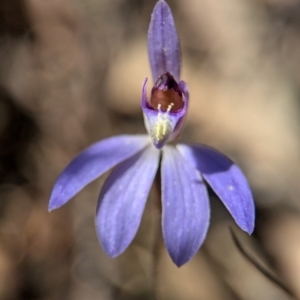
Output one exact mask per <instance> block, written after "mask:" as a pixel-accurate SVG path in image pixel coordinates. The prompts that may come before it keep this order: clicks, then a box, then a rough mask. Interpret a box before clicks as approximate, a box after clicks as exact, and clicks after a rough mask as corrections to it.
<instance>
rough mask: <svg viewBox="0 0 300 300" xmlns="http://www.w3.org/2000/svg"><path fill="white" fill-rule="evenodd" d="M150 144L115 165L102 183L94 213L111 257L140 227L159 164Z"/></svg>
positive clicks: (123, 248) (116, 253) (118, 252)
mask: <svg viewBox="0 0 300 300" xmlns="http://www.w3.org/2000/svg"><path fill="white" fill-rule="evenodd" d="M159 155H160V152H159V151H158V150H157V149H155V148H154V147H153V146H152V145H151V146H149V147H148V148H146V149H145V150H143V151H142V152H140V153H138V154H136V155H134V156H133V157H131V158H129V159H127V160H126V161H124V162H122V163H121V164H120V165H118V166H117V167H116V168H115V169H114V170H113V172H112V173H111V175H110V176H109V177H108V179H107V181H106V182H105V184H104V186H103V188H102V191H101V193H100V196H99V202H98V207H97V212H96V230H97V234H98V236H99V240H100V243H101V245H102V247H103V249H104V251H105V252H106V253H107V255H108V256H110V257H116V256H118V255H119V254H121V253H122V252H124V251H125V250H126V248H127V247H128V246H129V244H130V243H131V242H132V240H133V238H134V237H135V235H136V232H137V230H138V228H139V225H140V222H141V219H142V214H143V211H144V207H145V204H146V201H147V198H148V194H149V191H150V188H151V186H152V183H153V180H154V177H155V174H156V172H157V168H158V164H159Z"/></svg>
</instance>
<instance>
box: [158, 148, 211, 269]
mask: <svg viewBox="0 0 300 300" xmlns="http://www.w3.org/2000/svg"><path fill="white" fill-rule="evenodd" d="M161 172H162V208H163V213H162V227H163V236H164V240H165V244H166V247H167V249H168V252H169V254H170V256H171V258H172V260H173V261H174V263H175V264H176V265H177V266H179V267H180V266H181V265H183V264H184V263H186V262H187V261H189V260H190V259H191V258H192V257H193V256H194V255H195V254H196V253H197V251H198V250H199V248H200V246H201V244H202V243H203V241H204V239H205V237H206V233H207V230H208V226H209V219H210V207H209V200H208V195H207V190H206V186H205V184H204V182H203V179H202V178H201V176H200V174H199V172H198V171H197V170H196V169H195V168H194V166H192V165H191V164H189V163H187V162H186V160H185V159H184V158H183V157H182V156H181V154H180V153H179V152H178V150H177V149H176V148H175V147H171V146H166V147H165V148H164V149H163V159H162V170H161Z"/></svg>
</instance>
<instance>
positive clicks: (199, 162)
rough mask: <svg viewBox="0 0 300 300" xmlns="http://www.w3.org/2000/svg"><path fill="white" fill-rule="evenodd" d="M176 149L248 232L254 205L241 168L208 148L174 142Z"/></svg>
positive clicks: (251, 225)
mask: <svg viewBox="0 0 300 300" xmlns="http://www.w3.org/2000/svg"><path fill="white" fill-rule="evenodd" d="M177 149H178V150H179V152H180V153H181V154H182V155H183V156H184V157H185V158H186V159H187V161H189V162H190V163H191V164H193V165H194V166H195V168H197V169H198V170H199V171H200V172H201V173H202V176H203V177H204V179H205V180H206V181H207V182H208V184H209V185H210V186H211V188H212V189H213V190H214V192H215V193H216V194H217V195H218V197H219V198H220V200H221V201H222V202H223V203H224V205H225V206H226V208H227V209H228V211H229V212H230V214H231V215H232V217H233V218H234V220H235V222H236V223H237V224H238V225H239V226H240V227H241V229H243V230H244V231H246V232H248V233H249V234H251V233H252V232H253V229H254V219H255V207H254V201H253V197H252V194H251V191H250V188H249V185H248V183H247V180H246V178H245V176H244V175H243V173H242V171H241V170H240V169H239V168H238V167H237V166H236V165H235V164H234V163H233V162H232V161H231V160H230V159H229V158H227V157H226V156H224V155H223V154H221V153H219V152H217V151H216V150H213V149H211V148H208V147H205V146H186V145H178V146H177Z"/></svg>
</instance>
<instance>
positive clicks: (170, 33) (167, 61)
mask: <svg viewBox="0 0 300 300" xmlns="http://www.w3.org/2000/svg"><path fill="white" fill-rule="evenodd" d="M148 53H149V58H150V65H151V70H152V76H153V81H154V82H156V80H157V79H158V78H159V77H160V76H161V75H163V74H164V73H166V72H169V73H171V74H172V75H173V77H174V78H175V80H176V81H177V82H179V80H180V64H181V53H180V43H179V38H178V34H177V30H176V27H175V23H174V20H173V16H172V12H171V9H170V7H169V6H168V4H167V3H166V2H165V1H163V0H160V1H158V2H157V3H156V5H155V7H154V9H153V13H152V16H151V21H150V25H149V31H148Z"/></svg>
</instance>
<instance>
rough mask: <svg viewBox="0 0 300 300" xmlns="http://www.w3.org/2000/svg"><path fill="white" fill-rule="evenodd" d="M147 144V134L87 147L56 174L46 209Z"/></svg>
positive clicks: (79, 189)
mask: <svg viewBox="0 0 300 300" xmlns="http://www.w3.org/2000/svg"><path fill="white" fill-rule="evenodd" d="M149 143H150V139H149V137H148V136H146V135H136V136H135V135H120V136H116V137H111V138H107V139H105V140H102V141H100V142H97V143H95V144H93V145H91V146H90V147H88V148H86V149H85V150H83V152H81V153H80V154H79V155H78V156H77V157H75V158H74V159H73V160H72V161H71V163H70V164H69V165H68V166H67V167H66V168H65V169H64V171H63V172H62V173H61V174H60V176H59V177H58V179H57V181H56V183H55V185H54V188H53V190H52V194H51V197H50V201H49V206H48V208H49V211H51V210H53V209H56V208H59V207H61V206H62V205H64V204H65V203H66V202H68V201H69V200H70V199H71V198H72V197H73V196H75V195H76V194H77V193H78V192H79V191H81V190H82V189H83V188H84V187H85V186H86V185H87V184H89V183H90V182H92V181H93V180H95V179H96V178H97V177H99V176H101V175H102V174H103V173H105V172H106V171H108V170H109V169H110V168H112V167H114V166H115V165H117V164H118V163H120V162H122V161H123V160H125V159H127V158H129V157H131V156H132V155H134V154H136V153H137V152H139V151H141V150H142V149H143V148H145V147H146V146H147V144H149Z"/></svg>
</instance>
